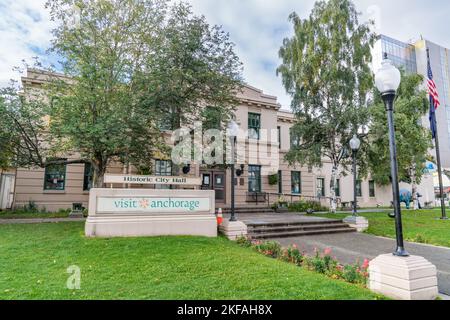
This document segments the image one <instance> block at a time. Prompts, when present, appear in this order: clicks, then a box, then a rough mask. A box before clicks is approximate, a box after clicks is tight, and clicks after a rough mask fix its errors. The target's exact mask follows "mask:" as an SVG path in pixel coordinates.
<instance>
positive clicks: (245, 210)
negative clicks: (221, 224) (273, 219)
mask: <svg viewBox="0 0 450 320" xmlns="http://www.w3.org/2000/svg"><path fill="white" fill-rule="evenodd" d="M222 212H223V213H224V214H230V213H231V209H230V208H222ZM235 212H236V214H237V215H240V214H273V213H274V212H275V211H274V210H273V209H271V208H268V207H267V206H266V207H262V206H261V207H238V208H235Z"/></svg>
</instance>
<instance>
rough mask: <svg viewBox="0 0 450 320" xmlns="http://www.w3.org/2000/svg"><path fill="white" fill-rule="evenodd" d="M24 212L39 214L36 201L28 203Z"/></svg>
mask: <svg viewBox="0 0 450 320" xmlns="http://www.w3.org/2000/svg"><path fill="white" fill-rule="evenodd" d="M23 211H25V212H30V213H39V208H38V206H37V205H36V202H34V201H28V204H27V205H25V206H24V207H23Z"/></svg>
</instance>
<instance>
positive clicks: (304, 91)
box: [278, 0, 375, 166]
mask: <svg viewBox="0 0 450 320" xmlns="http://www.w3.org/2000/svg"><path fill="white" fill-rule="evenodd" d="M358 16H359V14H358V13H357V11H356V8H355V7H354V5H353V3H352V2H351V1H348V0H331V1H317V2H316V3H315V6H314V8H313V10H312V13H311V15H310V17H309V18H308V19H305V20H302V19H300V18H299V16H298V15H297V14H296V13H292V14H291V16H290V20H291V21H292V23H293V24H294V31H295V35H294V36H293V37H292V38H290V39H285V40H284V43H283V46H282V47H281V49H280V52H279V54H280V57H281V58H282V59H283V64H282V65H281V66H280V67H279V68H278V73H279V74H281V75H282V78H283V84H284V87H285V89H286V91H287V92H288V93H289V94H290V95H291V96H292V98H293V101H292V109H293V111H294V113H295V115H296V119H297V123H296V125H294V127H293V128H292V134H294V135H296V136H297V137H298V138H300V141H301V143H300V144H299V145H298V146H297V147H296V148H293V150H292V151H291V152H290V153H289V154H288V155H287V159H288V160H289V162H290V163H294V162H299V163H301V164H307V165H309V166H321V165H322V157H323V156H326V157H328V158H329V159H330V160H331V161H332V162H333V164H339V162H340V160H342V159H339V154H340V152H341V150H342V149H343V148H346V147H347V145H348V141H349V140H350V139H351V137H352V135H353V133H354V132H355V130H356V129H358V128H360V127H361V126H363V125H365V124H367V120H368V119H367V118H368V113H367V109H366V108H365V101H366V98H367V94H368V92H369V90H370V89H371V88H372V84H373V79H372V72H371V70H370V67H369V63H370V61H371V52H370V47H371V45H372V44H373V43H374V40H375V35H374V34H373V33H371V32H370V29H369V24H360V23H359V21H358Z"/></svg>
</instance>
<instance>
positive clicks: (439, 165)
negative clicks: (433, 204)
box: [434, 119, 448, 220]
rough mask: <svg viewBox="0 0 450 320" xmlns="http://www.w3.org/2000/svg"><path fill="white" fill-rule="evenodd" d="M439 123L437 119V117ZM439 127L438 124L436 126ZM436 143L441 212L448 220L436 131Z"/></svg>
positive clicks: (443, 218)
mask: <svg viewBox="0 0 450 320" xmlns="http://www.w3.org/2000/svg"><path fill="white" fill-rule="evenodd" d="M436 124H437V119H436ZM436 128H437V126H436ZM434 145H435V149H436V161H437V166H438V175H439V193H440V196H441V212H442V217H441V219H442V220H447V219H448V218H447V213H446V211H445V199H444V184H443V182H442V166H441V152H440V151H439V134H438V132H436V137H435V138H434Z"/></svg>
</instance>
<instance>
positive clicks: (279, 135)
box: [277, 127, 281, 149]
mask: <svg viewBox="0 0 450 320" xmlns="http://www.w3.org/2000/svg"><path fill="white" fill-rule="evenodd" d="M277 130H278V149H281V127H277Z"/></svg>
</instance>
